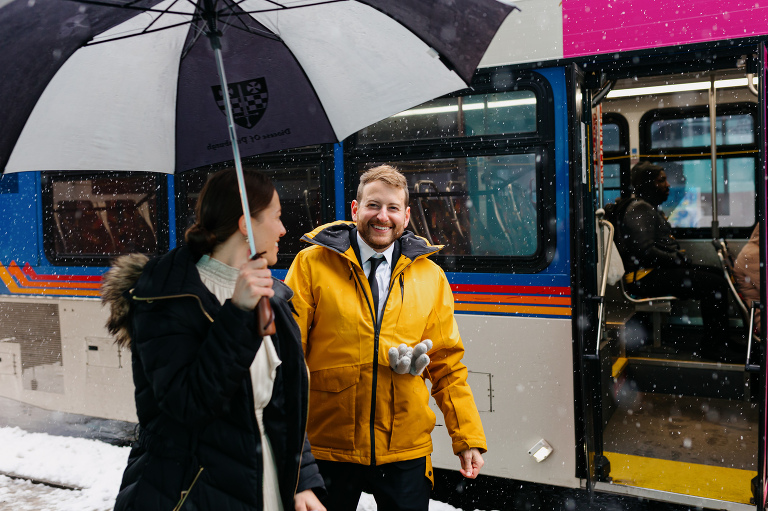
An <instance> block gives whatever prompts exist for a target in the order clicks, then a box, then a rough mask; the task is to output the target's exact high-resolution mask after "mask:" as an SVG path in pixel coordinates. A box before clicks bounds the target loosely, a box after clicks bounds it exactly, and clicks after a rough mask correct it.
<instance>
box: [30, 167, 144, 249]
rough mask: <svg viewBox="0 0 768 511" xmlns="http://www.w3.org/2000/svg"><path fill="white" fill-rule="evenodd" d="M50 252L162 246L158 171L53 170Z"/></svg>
mask: <svg viewBox="0 0 768 511" xmlns="http://www.w3.org/2000/svg"><path fill="white" fill-rule="evenodd" d="M47 179H48V183H49V190H50V199H51V202H50V211H48V214H47V215H46V225H45V230H46V239H47V240H53V243H52V244H51V245H49V247H48V248H49V249H48V250H47V255H48V257H49V259H51V260H52V261H56V260H57V259H60V258H62V257H68V256H69V257H71V256H78V257H103V258H104V259H105V264H106V261H108V258H109V257H112V256H116V255H120V254H127V253H132V252H141V253H146V254H152V253H157V252H158V232H157V231H158V202H157V192H158V178H157V174H149V175H135V174H131V175H129V174H119V175H111V176H107V177H104V176H100V177H83V176H78V177H74V178H70V177H68V176H66V175H50V176H48V177H47Z"/></svg>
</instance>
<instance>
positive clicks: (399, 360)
mask: <svg viewBox="0 0 768 511" xmlns="http://www.w3.org/2000/svg"><path fill="white" fill-rule="evenodd" d="M431 349H432V340H431V339H424V340H423V341H421V342H420V343H419V344H417V345H416V346H415V347H413V348H410V347H408V346H407V345H406V344H401V345H400V347H399V348H389V353H388V355H389V366H390V367H391V368H392V370H393V371H394V372H396V373H397V374H405V373H411V374H412V375H413V376H419V375H420V374H421V372H422V371H424V368H425V367H427V365H428V364H429V355H427V352H428V351H429V350H431Z"/></svg>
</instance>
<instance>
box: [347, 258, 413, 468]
mask: <svg viewBox="0 0 768 511" xmlns="http://www.w3.org/2000/svg"><path fill="white" fill-rule="evenodd" d="M413 261H415V259H414V260H412V261H411V262H410V263H408V264H407V265H405V266H404V267H403V269H402V270H400V271H399V272H398V273H397V275H395V278H396V279H400V292H401V293H404V292H405V291H404V289H403V272H404V271H405V269H406V268H408V267H409V266H410V265H411V263H413ZM350 269H353V268H352V266H351V265H350ZM353 270H354V269H353ZM353 273H354V275H355V280H356V281H357V283H358V284H359V285H360V288H361V289H362V288H363V287H362V286H363V284H362V282H361V281H360V276H359V275H358V274H357V272H355V271H353ZM392 282H393V279H391V278H390V281H389V286H388V288H387V296H386V298H384V303H383V304H382V305H381V317H379V318H378V321H377V320H376V319H377V318H376V315H375V314H374V313H373V306H372V305H371V302H370V301H369V300H368V295H365V303H367V304H368V311H369V312H370V313H371V319H373V375H372V377H373V379H372V381H371V416H370V433H369V434H370V436H371V466H375V465H376V437H375V436H374V422H376V384H377V383H378V380H379V334H380V333H381V325H382V323H383V318H384V311H385V310H386V308H387V302H388V301H389V295H390V294H392ZM371 297H373V295H371ZM377 312H378V311H377Z"/></svg>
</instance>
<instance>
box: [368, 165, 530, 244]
mask: <svg viewBox="0 0 768 511" xmlns="http://www.w3.org/2000/svg"><path fill="white" fill-rule="evenodd" d="M536 160H537V157H536V154H534V153H526V154H512V155H499V156H480V157H466V158H444V159H433V160H426V161H405V162H397V166H398V168H399V169H400V170H401V171H402V172H403V173H404V174H405V176H406V179H407V180H408V186H409V192H410V197H411V200H410V207H411V220H410V225H409V227H408V229H410V230H411V231H413V232H414V233H415V234H417V235H419V236H422V237H424V238H426V239H427V240H428V241H429V242H430V243H432V244H436V245H445V248H444V249H443V250H442V251H441V252H440V255H473V256H532V255H534V254H535V253H536V251H537V248H538V236H537V232H538V230H537V225H538V213H537V204H536V201H537V190H538V188H539V187H538V183H537V173H536ZM364 170H365V169H364V168H361V169H360V172H361V173H362V171H364Z"/></svg>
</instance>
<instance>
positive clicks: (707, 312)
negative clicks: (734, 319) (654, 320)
mask: <svg viewBox="0 0 768 511" xmlns="http://www.w3.org/2000/svg"><path fill="white" fill-rule="evenodd" d="M627 290H628V291H629V292H631V293H632V294H635V295H636V296H640V297H649V296H666V295H672V296H676V297H678V298H683V299H693V300H699V302H700V305H701V315H702V320H703V321H704V338H703V340H702V346H703V347H708V348H715V347H717V346H722V345H726V344H727V343H728V341H729V328H728V283H727V282H726V281H725V277H724V276H723V272H722V270H719V269H717V268H713V267H711V266H701V265H693V266H691V267H689V268H657V269H655V270H653V271H651V272H650V273H649V274H648V275H646V276H645V277H643V278H641V279H640V280H638V281H637V282H635V283H633V284H629V285H628V286H627Z"/></svg>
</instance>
